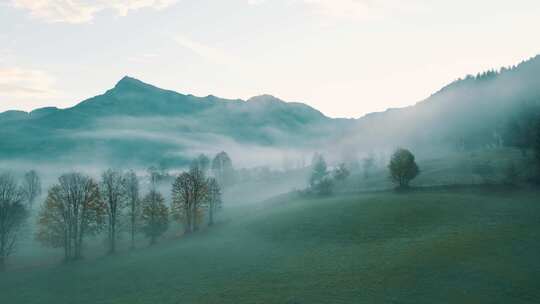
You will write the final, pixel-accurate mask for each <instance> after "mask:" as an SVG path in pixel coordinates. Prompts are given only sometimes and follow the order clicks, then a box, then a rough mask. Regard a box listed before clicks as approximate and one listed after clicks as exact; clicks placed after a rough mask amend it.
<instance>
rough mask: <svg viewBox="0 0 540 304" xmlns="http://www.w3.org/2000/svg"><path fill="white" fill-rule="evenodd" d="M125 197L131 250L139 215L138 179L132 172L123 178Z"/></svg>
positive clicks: (133, 245) (133, 244)
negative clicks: (127, 208) (127, 207)
mask: <svg viewBox="0 0 540 304" xmlns="http://www.w3.org/2000/svg"><path fill="white" fill-rule="evenodd" d="M125 183H126V195H127V202H128V206H129V232H130V234H131V248H132V249H133V248H135V232H136V231H137V219H138V218H139V216H140V213H141V210H140V209H141V206H140V204H141V201H140V198H139V179H138V178H137V175H136V174H135V172H133V171H129V172H128V173H127V174H126V176H125Z"/></svg>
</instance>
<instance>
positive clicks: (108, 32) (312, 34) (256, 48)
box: [0, 0, 540, 117]
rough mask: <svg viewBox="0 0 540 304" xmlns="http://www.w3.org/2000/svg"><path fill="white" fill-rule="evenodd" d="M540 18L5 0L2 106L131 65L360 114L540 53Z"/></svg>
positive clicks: (217, 2)
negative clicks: (466, 76)
mask: <svg viewBox="0 0 540 304" xmlns="http://www.w3.org/2000/svg"><path fill="white" fill-rule="evenodd" d="M405 3H406V4H405ZM538 16H540V1H538V0H516V1H507V0H475V1H470V0H453V1H446V0H445V1H442V0H409V1H399V0H93V1H90V0H0V111H5V110H9V109H19V110H31V109H35V108H39V107H44V106H57V107H60V108H65V107H70V106H73V105H75V104H77V103H78V102H80V101H83V100H85V99H87V98H90V97H92V96H95V95H99V94H102V93H103V92H105V91H106V90H108V89H110V88H112V87H113V86H114V85H115V84H116V82H118V81H119V80H120V79H121V78H122V77H123V76H125V75H129V76H132V77H135V78H138V79H140V80H142V81H144V82H147V83H150V84H153V85H156V86H158V87H162V88H166V89H171V90H175V91H178V92H180V93H185V94H194V95H197V96H206V95H210V94H212V95H216V96H219V97H224V98H242V99H248V98H249V97H252V96H256V95H261V94H272V95H274V96H277V97H279V98H281V99H283V100H286V101H296V102H304V103H307V104H309V105H311V106H313V107H315V108H317V109H318V110H320V111H321V112H323V113H324V114H326V115H328V116H331V117H360V116H363V115H364V114H367V113H370V112H375V111H384V110H385V109H387V108H395V107H404V106H407V105H412V104H415V103H416V102H418V101H421V100H422V99H424V98H426V97H428V96H429V95H430V94H432V93H434V92H435V91H437V90H438V89H440V88H441V87H443V86H444V85H446V84H448V83H450V82H452V81H453V80H455V79H457V78H460V77H463V76H465V75H467V74H475V73H477V72H481V71H485V70H488V69H492V68H499V67H503V66H510V65H514V64H517V63H519V62H520V61H522V60H525V59H528V58H530V57H532V56H534V55H537V54H540V39H538V37H540V18H539V17H538Z"/></svg>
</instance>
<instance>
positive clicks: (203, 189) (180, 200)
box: [172, 165, 208, 233]
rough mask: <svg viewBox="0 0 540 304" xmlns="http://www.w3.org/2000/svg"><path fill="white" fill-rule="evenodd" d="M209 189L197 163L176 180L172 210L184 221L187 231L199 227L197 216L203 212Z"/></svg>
mask: <svg viewBox="0 0 540 304" xmlns="http://www.w3.org/2000/svg"><path fill="white" fill-rule="evenodd" d="M207 189H208V185H207V184H206V179H205V178H204V174H203V173H202V172H201V171H200V170H199V168H198V167H197V166H196V165H192V166H191V169H190V170H189V171H188V172H183V173H181V174H180V175H179V176H178V177H177V178H176V179H175V180H174V183H173V187H172V199H173V201H172V212H173V215H174V216H175V218H176V219H177V220H178V221H180V222H183V223H184V231H185V233H191V232H192V231H194V230H197V229H198V220H197V216H198V215H199V214H200V212H201V203H202V202H203V201H204V200H205V199H206V195H207Z"/></svg>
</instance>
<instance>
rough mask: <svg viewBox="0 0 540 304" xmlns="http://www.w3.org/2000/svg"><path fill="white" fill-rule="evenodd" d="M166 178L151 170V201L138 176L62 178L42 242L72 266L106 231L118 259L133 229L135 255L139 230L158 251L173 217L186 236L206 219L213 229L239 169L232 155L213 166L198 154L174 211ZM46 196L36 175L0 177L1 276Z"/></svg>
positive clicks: (181, 179) (176, 194)
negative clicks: (121, 241)
mask: <svg viewBox="0 0 540 304" xmlns="http://www.w3.org/2000/svg"><path fill="white" fill-rule="evenodd" d="M163 172H164V171H163V170H161V171H160V170H157V169H156V170H149V181H150V183H149V184H150V185H149V187H148V191H147V193H146V194H145V195H144V196H141V193H140V192H141V185H140V181H139V177H138V176H137V174H136V173H135V172H134V171H128V172H121V171H117V170H112V169H109V170H106V171H105V172H103V173H102V174H101V178H100V180H96V179H94V178H92V177H90V176H88V175H85V174H82V173H78V172H74V173H68V174H63V175H62V176H60V177H59V178H58V181H57V183H56V184H54V185H52V186H51V187H50V188H49V189H48V191H47V195H46V199H45V202H44V203H43V205H42V206H41V209H40V211H39V213H38V214H37V223H38V230H37V233H36V238H37V240H38V241H39V242H41V243H42V244H44V245H46V246H50V247H53V248H62V249H63V250H64V259H65V260H66V261H72V260H77V259H80V258H82V256H83V249H84V240H85V238H87V237H88V236H92V235H96V234H99V233H102V232H106V241H107V242H106V245H107V251H108V253H109V254H113V253H115V252H116V250H117V240H118V238H119V232H120V231H124V230H125V229H124V228H125V225H126V224H127V226H128V227H127V228H128V229H127V230H128V231H129V235H130V241H131V248H134V247H135V241H136V240H135V236H136V234H137V232H139V231H140V232H143V233H144V235H145V236H146V237H147V238H148V239H149V242H150V244H154V243H155V242H156V240H157V239H158V238H159V237H160V236H161V235H162V234H163V233H164V232H166V231H167V230H168V228H169V219H170V218H171V217H172V218H174V219H176V220H178V221H179V222H181V223H183V225H184V233H191V232H193V231H196V230H198V229H199V227H200V225H201V224H202V223H203V221H204V220H205V219H206V218H207V222H208V225H209V226H211V225H213V224H214V218H215V214H216V212H217V210H218V209H219V208H220V207H221V204H222V200H221V185H223V186H226V185H229V184H231V183H232V176H233V172H234V170H233V167H232V161H231V159H230V157H229V156H228V155H227V153H225V152H221V153H218V154H217V155H216V156H215V157H214V158H213V160H212V161H210V159H209V158H208V157H207V156H206V155H203V154H201V155H199V156H198V157H197V158H196V159H195V160H194V161H193V162H192V164H191V166H190V168H189V170H188V171H186V172H183V173H181V174H179V175H178V176H177V177H176V178H175V179H174V182H173V184H172V202H171V205H170V206H167V204H166V202H165V198H164V196H163V195H162V194H161V193H160V192H159V191H158V186H157V185H158V183H160V182H163V181H164V178H163V177H164V176H165V175H168V173H166V174H164V173H163ZM211 174H212V175H213V177H208V176H209V175H211ZM40 194H41V180H40V178H39V176H38V174H37V173H36V172H35V171H29V172H27V173H26V174H25V175H24V177H23V179H22V182H20V183H19V182H18V181H17V179H16V178H15V177H14V176H13V175H12V174H10V173H1V174H0V270H4V268H5V264H6V260H7V258H8V256H10V255H11V254H12V253H13V252H14V249H15V245H16V243H17V239H18V236H19V234H20V231H21V227H22V226H23V225H24V223H25V222H26V221H27V219H28V218H29V216H30V214H31V210H32V206H33V205H34V203H35V201H36V200H37V198H38V197H39V196H40Z"/></svg>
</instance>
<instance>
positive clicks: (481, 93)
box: [0, 56, 540, 166]
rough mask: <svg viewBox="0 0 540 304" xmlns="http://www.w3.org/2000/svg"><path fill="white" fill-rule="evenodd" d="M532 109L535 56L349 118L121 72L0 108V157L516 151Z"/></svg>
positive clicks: (137, 160) (538, 64)
mask: <svg viewBox="0 0 540 304" xmlns="http://www.w3.org/2000/svg"><path fill="white" fill-rule="evenodd" d="M352 100H353V101H354V97H352ZM539 117H540V56H537V57H534V58H532V59H530V60H527V61H525V62H523V63H521V64H519V65H517V66H515V67H511V68H504V69H501V70H500V71H496V72H495V71H490V72H486V73H482V74H478V75H477V76H467V77H466V78H464V79H459V80H457V81H455V82H453V83H451V84H449V85H448V86H446V87H444V88H442V89H441V90H439V91H438V92H436V93H435V94H433V95H432V96H430V97H428V98H427V99H425V100H423V101H421V102H419V103H417V104H416V105H413V106H410V107H406V108H400V109H389V110H387V111H385V112H381V113H372V114H368V115H366V116H364V117H361V118H358V119H351V120H348V119H332V118H329V117H326V116H324V115H323V114H322V113H320V112H319V111H317V110H315V109H313V108H311V107H309V106H307V105H305V104H302V103H291V102H284V101H282V100H280V99H278V98H275V97H273V96H270V95H263V96H258V97H254V98H251V99H249V100H247V101H244V100H229V99H222V98H219V97H215V96H207V97H196V96H193V95H184V94H180V93H177V92H173V91H169V90H164V89H160V88H157V87H155V86H152V85H149V84H146V83H144V82H142V81H139V80H137V79H133V78H130V77H124V78H123V79H122V80H120V81H119V82H118V83H117V84H116V85H115V86H114V88H112V89H110V90H108V91H107V92H105V93H104V94H102V95H99V96H96V97H93V98H90V99H88V100H85V101H83V102H81V103H79V104H78V105H76V106H74V107H72V108H68V109H63V110H61V109H57V108H44V109H38V110H35V111H33V112H31V113H25V112H20V111H8V112H4V113H1V114H0V138H1V139H2V140H1V142H0V145H1V146H0V160H22V161H28V160H32V161H45V162H51V161H60V162H62V163H66V162H67V163H69V162H75V163H77V162H79V163H80V162H84V163H87V162H88V160H91V161H93V162H105V163H113V164H115V165H119V164H122V163H123V164H125V165H128V164H142V165H145V166H147V165H156V164H164V165H167V166H179V165H183V164H185V163H186V162H187V161H188V160H189V159H190V158H191V157H193V156H194V155H196V154H198V153H209V154H213V153H216V152H219V151H221V150H227V151H228V152H229V153H230V154H231V155H232V157H233V159H235V160H239V159H244V158H246V156H247V155H254V154H257V155H259V158H262V157H261V156H263V155H264V156H265V157H266V158H267V159H266V161H265V163H264V165H276V164H280V163H281V162H282V161H283V159H284V158H287V157H292V158H297V159H299V158H309V157H310V155H311V154H312V153H313V152H315V151H323V152H325V151H326V152H328V154H332V155H334V158H336V159H335V160H336V161H338V160H339V159H337V158H339V157H342V156H343V155H345V154H346V155H351V154H352V155H353V157H358V155H361V154H364V153H367V152H377V151H384V152H388V151H389V150H392V149H394V148H395V147H396V146H399V145H401V146H407V147H414V150H415V151H416V152H418V153H420V154H428V155H429V156H433V155H436V154H438V153H440V152H441V151H448V150H452V151H462V150H472V149H478V148H493V147H502V146H512V147H519V148H521V149H522V150H524V151H525V150H526V149H528V148H530V145H531V139H532V138H533V137H534V134H535V126H536V122H537V121H538V120H539V119H540V118H539ZM291 155H292V156H291ZM241 165H249V164H246V163H244V164H241ZM258 165H262V164H258Z"/></svg>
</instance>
